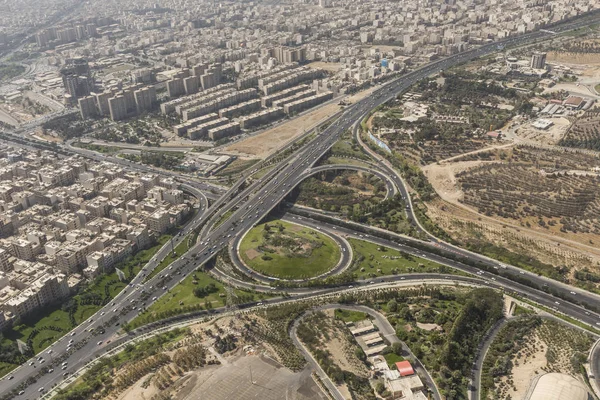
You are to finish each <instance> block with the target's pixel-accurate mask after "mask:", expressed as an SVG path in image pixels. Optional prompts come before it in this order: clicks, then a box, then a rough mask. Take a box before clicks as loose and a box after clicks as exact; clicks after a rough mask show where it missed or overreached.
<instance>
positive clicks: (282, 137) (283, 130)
mask: <svg viewBox="0 0 600 400" xmlns="http://www.w3.org/2000/svg"><path fill="white" fill-rule="evenodd" d="M339 109H340V106H338V105H337V104H328V105H326V106H323V107H320V108H318V109H316V110H314V111H311V112H309V113H307V114H304V115H302V116H300V117H298V118H294V119H292V120H290V121H288V122H285V123H283V124H280V125H278V126H276V127H274V128H272V129H269V130H267V131H265V132H262V133H259V134H258V135H256V136H252V137H250V138H248V139H246V140H242V141H240V142H237V143H234V144H232V145H231V146H228V147H226V148H225V149H223V153H225V154H230V155H237V156H255V157H258V158H266V157H268V156H269V155H270V154H272V153H273V152H275V151H277V150H278V149H280V148H282V147H284V146H285V145H287V144H288V143H290V142H291V141H293V140H294V139H295V138H297V137H298V136H300V135H302V134H303V133H304V132H305V131H307V130H309V129H311V128H312V127H314V126H315V125H317V124H319V123H320V122H321V121H323V120H325V119H326V118H327V117H328V116H330V115H332V114H335V113H336V112H337V111H338V110H339Z"/></svg>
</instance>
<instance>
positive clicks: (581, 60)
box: [546, 51, 600, 65]
mask: <svg viewBox="0 0 600 400" xmlns="http://www.w3.org/2000/svg"><path fill="white" fill-rule="evenodd" d="M546 59H547V60H548V62H550V63H561V64H584V65H600V54H594V53H588V54H585V53H570V52H569V53H567V52H557V51H551V52H549V53H548V56H547V58H546Z"/></svg>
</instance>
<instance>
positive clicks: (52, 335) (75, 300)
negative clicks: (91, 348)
mask: <svg viewBox="0 0 600 400" xmlns="http://www.w3.org/2000/svg"><path fill="white" fill-rule="evenodd" d="M170 237H171V236H170V235H163V236H161V237H160V238H159V239H158V241H157V242H156V244H155V245H154V246H153V247H151V248H149V249H146V250H142V251H140V252H138V253H137V254H135V256H133V257H130V258H129V259H127V260H126V261H124V262H123V263H122V264H121V265H118V266H117V268H119V269H120V270H122V271H123V272H124V274H125V278H126V279H125V282H121V281H120V280H119V278H118V276H117V273H116V272H113V273H111V274H107V275H102V276H99V277H97V278H96V279H95V280H94V281H93V282H91V283H90V284H89V285H88V286H87V287H84V288H82V289H81V290H80V292H79V294H77V295H76V296H73V297H72V298H70V299H68V300H67V301H64V302H62V303H60V304H56V305H52V306H50V307H46V308H45V309H42V310H40V311H39V312H36V313H34V314H33V315H31V316H30V317H28V318H27V319H23V320H22V321H20V323H17V324H16V325H15V326H14V327H13V328H11V329H9V330H6V331H5V332H3V336H2V339H1V341H0V376H2V375H4V374H5V373H7V372H9V371H11V370H12V369H14V368H16V367H17V366H18V365H19V364H21V363H23V362H25V360H26V359H27V358H28V357H27V356H24V355H21V354H20V353H19V351H18V349H17V344H16V340H17V339H18V340H21V341H23V342H24V343H26V344H27V345H28V346H29V348H30V349H31V351H32V352H33V353H34V354H37V353H39V352H41V351H42V350H44V349H45V348H46V347H48V346H50V345H51V344H52V343H54V342H55V341H56V340H57V339H59V338H60V337H62V336H63V335H64V334H65V333H67V332H68V331H70V330H71V329H73V328H74V327H76V326H77V325H79V324H81V323H82V322H83V321H85V320H86V319H88V318H89V317H90V316H92V315H93V314H94V313H95V312H96V311H98V310H99V309H100V308H101V307H102V306H103V305H105V304H107V303H109V302H110V301H111V300H112V299H113V298H114V297H115V296H116V295H117V294H118V293H119V292H120V291H121V290H122V289H123V288H125V286H126V281H129V280H131V279H132V278H133V277H134V276H135V275H136V274H137V273H138V272H139V271H140V270H141V268H142V267H143V266H144V265H145V264H146V263H147V262H148V261H149V260H150V258H152V256H153V255H154V254H155V253H156V252H157V251H158V250H159V249H160V248H161V247H162V246H163V245H164V244H165V243H166V242H167V241H168V240H169V239H170Z"/></svg>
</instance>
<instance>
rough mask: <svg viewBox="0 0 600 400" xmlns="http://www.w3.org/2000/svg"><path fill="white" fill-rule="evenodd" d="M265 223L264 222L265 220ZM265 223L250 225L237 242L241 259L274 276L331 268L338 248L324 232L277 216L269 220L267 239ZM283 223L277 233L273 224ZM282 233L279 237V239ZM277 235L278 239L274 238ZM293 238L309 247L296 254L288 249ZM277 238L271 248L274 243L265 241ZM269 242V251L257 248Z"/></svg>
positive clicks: (304, 275)
mask: <svg viewBox="0 0 600 400" xmlns="http://www.w3.org/2000/svg"><path fill="white" fill-rule="evenodd" d="M265 224H266V223H265ZM265 224H260V225H258V226H256V227H254V228H252V229H251V230H250V231H249V232H248V234H247V235H246V236H245V237H244V239H243V240H242V243H241V244H240V257H241V258H242V260H244V262H245V263H246V264H247V265H248V266H250V268H253V269H255V270H256V271H259V272H261V273H263V274H265V275H268V276H274V277H278V278H288V279H301V278H310V277H315V276H318V275H321V274H323V273H325V272H327V271H329V270H331V269H332V268H334V267H335V266H336V265H337V263H338V261H339V260H340V253H341V251H340V248H339V247H338V246H337V244H336V243H335V242H334V241H333V240H332V239H331V238H329V237H328V236H325V235H323V234H322V233H319V232H317V231H315V230H312V229H309V228H306V227H302V226H299V225H295V224H291V223H288V222H283V221H279V220H275V221H269V222H268V224H269V226H271V227H272V228H271V229H270V231H271V232H272V233H270V234H269V235H272V236H271V238H272V239H269V241H268V243H267V240H266V239H265V237H264V233H263V232H265ZM279 224H281V226H283V228H284V231H283V235H281V234H280V233H279V232H277V231H278V228H277V226H275V225H279ZM281 237H283V239H281ZM278 238H279V239H278ZM292 240H293V241H295V242H296V243H299V242H301V243H303V247H311V249H312V250H311V251H307V252H306V253H305V254H304V255H298V254H296V253H295V252H294V253H292V252H291V251H289V249H290V248H289V244H288V243H287V242H290V241H292ZM274 241H277V242H281V245H280V246H277V247H276V248H275V250H273V247H274V246H271V245H270V244H269V243H275V242H274ZM311 242H313V243H314V242H320V243H322V245H321V246H320V247H315V246H314V245H312V244H310V243H311ZM265 245H269V249H271V251H269V252H266V251H263V250H260V248H263V246H265Z"/></svg>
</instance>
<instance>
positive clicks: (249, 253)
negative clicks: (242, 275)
mask: <svg viewBox="0 0 600 400" xmlns="http://www.w3.org/2000/svg"><path fill="white" fill-rule="evenodd" d="M258 256H260V253H259V252H258V251H257V250H256V249H248V250H246V257H248V259H250V260H254V259H255V258H256V257H258Z"/></svg>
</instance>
